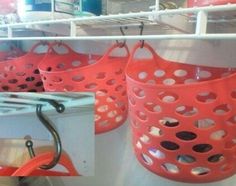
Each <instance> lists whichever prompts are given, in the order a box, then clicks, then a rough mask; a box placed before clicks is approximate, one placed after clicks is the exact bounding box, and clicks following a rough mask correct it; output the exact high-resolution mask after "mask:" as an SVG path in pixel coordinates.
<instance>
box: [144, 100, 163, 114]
mask: <svg viewBox="0 0 236 186" xmlns="http://www.w3.org/2000/svg"><path fill="white" fill-rule="evenodd" d="M144 107H145V108H146V109H147V110H148V111H150V112H156V113H160V112H161V111H162V109H161V106H159V105H156V104H154V103H151V102H148V103H145V104H144Z"/></svg>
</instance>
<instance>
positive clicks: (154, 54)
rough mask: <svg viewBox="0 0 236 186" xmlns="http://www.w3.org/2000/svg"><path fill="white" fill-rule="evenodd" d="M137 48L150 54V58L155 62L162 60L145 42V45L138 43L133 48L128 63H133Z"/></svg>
mask: <svg viewBox="0 0 236 186" xmlns="http://www.w3.org/2000/svg"><path fill="white" fill-rule="evenodd" d="M139 48H145V49H147V50H148V51H149V52H150V53H151V54H152V57H153V59H155V61H160V60H163V59H162V58H161V57H160V56H159V55H157V53H156V51H155V50H154V49H153V48H152V47H151V45H149V44H147V43H146V42H145V43H141V42H138V43H137V44H136V45H135V46H134V48H133V50H132V52H131V54H130V59H131V60H129V61H130V62H132V61H134V60H132V59H134V56H135V54H136V52H137V50H138V49H139Z"/></svg>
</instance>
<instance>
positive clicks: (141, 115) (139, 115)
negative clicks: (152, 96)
mask: <svg viewBox="0 0 236 186" xmlns="http://www.w3.org/2000/svg"><path fill="white" fill-rule="evenodd" d="M136 115H137V116H138V118H139V119H140V120H142V121H145V120H147V115H146V114H145V113H144V112H141V111H137V112H136Z"/></svg>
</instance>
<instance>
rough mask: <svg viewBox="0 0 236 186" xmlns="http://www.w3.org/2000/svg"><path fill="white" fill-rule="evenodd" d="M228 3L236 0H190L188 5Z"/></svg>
mask: <svg viewBox="0 0 236 186" xmlns="http://www.w3.org/2000/svg"><path fill="white" fill-rule="evenodd" d="M228 3H236V0H188V7H194V6H209V5H223V4H228Z"/></svg>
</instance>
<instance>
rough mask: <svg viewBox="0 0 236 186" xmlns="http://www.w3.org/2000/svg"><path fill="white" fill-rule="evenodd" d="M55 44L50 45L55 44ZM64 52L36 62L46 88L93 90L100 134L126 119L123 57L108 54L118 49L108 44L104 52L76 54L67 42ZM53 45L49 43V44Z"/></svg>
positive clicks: (47, 89) (54, 89)
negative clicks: (98, 53)
mask: <svg viewBox="0 0 236 186" xmlns="http://www.w3.org/2000/svg"><path fill="white" fill-rule="evenodd" d="M55 45H56V44H54V46H55ZM62 46H64V47H65V48H67V50H68V53H66V54H57V55H55V54H54V53H55V51H54V52H51V53H49V54H48V55H47V56H46V57H45V58H44V60H43V61H42V62H41V63H40V64H39V70H40V74H41V75H42V79H43V82H44V88H45V90H46V91H87V92H96V102H95V128H96V133H97V134H98V133H103V132H107V131H110V130H112V129H114V128H117V127H119V126H120V125H122V124H123V123H124V121H125V120H126V118H127V104H128V103H127V95H126V82H125V73H124V68H125V66H126V64H127V61H128V57H129V51H128V48H127V46H125V47H124V49H125V50H126V51H127V56H126V57H111V56H110V54H111V53H112V52H113V51H114V50H115V49H119V46H120V45H118V44H116V45H114V46H112V47H111V48H110V49H109V50H108V51H107V52H106V54H105V55H104V56H103V57H101V56H98V55H87V54H78V53H76V52H74V51H73V50H72V49H71V48H69V47H68V46H67V45H65V44H62ZM52 48H53V46H52Z"/></svg>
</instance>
